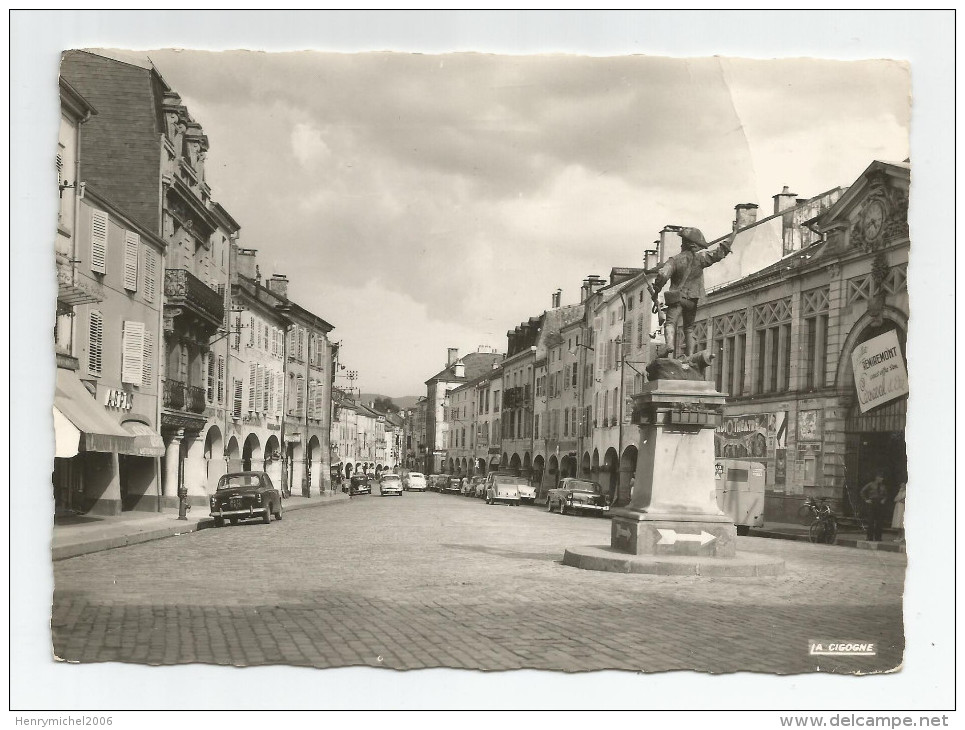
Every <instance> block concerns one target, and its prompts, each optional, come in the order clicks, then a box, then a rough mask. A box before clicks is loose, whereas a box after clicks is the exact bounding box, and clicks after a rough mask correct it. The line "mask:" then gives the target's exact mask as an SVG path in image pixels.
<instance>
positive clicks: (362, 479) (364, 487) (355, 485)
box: [348, 474, 372, 495]
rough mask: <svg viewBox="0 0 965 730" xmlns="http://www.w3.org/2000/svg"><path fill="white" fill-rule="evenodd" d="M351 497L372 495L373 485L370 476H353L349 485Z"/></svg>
mask: <svg viewBox="0 0 965 730" xmlns="http://www.w3.org/2000/svg"><path fill="white" fill-rule="evenodd" d="M348 489H349V495H353V494H372V484H371V482H370V481H369V476H368V474H353V475H352V479H351V480H350V481H349V485H348Z"/></svg>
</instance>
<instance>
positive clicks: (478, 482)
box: [472, 477, 486, 499]
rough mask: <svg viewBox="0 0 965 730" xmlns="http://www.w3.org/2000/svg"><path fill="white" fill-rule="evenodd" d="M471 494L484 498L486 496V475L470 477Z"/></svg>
mask: <svg viewBox="0 0 965 730" xmlns="http://www.w3.org/2000/svg"><path fill="white" fill-rule="evenodd" d="M472 496H473V497H478V498H479V499H484V498H485V496H486V477H473V478H472Z"/></svg>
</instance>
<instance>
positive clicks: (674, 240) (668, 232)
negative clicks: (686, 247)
mask: <svg viewBox="0 0 965 730" xmlns="http://www.w3.org/2000/svg"><path fill="white" fill-rule="evenodd" d="M659 248H660V250H659V254H658V255H657V262H658V264H662V263H663V262H664V261H666V260H667V259H668V258H669V257H670V256H673V255H674V254H675V253H677V252H678V251H679V250H680V229H679V228H677V227H676V226H673V227H671V226H664V227H663V230H662V231H660V247H659ZM668 252H669V255H668Z"/></svg>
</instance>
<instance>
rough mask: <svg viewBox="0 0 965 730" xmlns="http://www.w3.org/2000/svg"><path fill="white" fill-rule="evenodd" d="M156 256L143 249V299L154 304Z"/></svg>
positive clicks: (155, 294)
mask: <svg viewBox="0 0 965 730" xmlns="http://www.w3.org/2000/svg"><path fill="white" fill-rule="evenodd" d="M158 268H159V267H158V255H157V254H156V253H155V252H154V251H152V250H151V249H150V248H146V249H144V299H145V301H148V302H154V300H155V299H156V298H157V275H158Z"/></svg>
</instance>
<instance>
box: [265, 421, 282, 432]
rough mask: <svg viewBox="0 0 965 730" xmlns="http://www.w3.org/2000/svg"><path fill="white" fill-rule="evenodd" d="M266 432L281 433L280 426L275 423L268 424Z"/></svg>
mask: <svg viewBox="0 0 965 730" xmlns="http://www.w3.org/2000/svg"><path fill="white" fill-rule="evenodd" d="M268 430H269V431H281V426H280V425H279V424H277V423H269V424H268Z"/></svg>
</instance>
